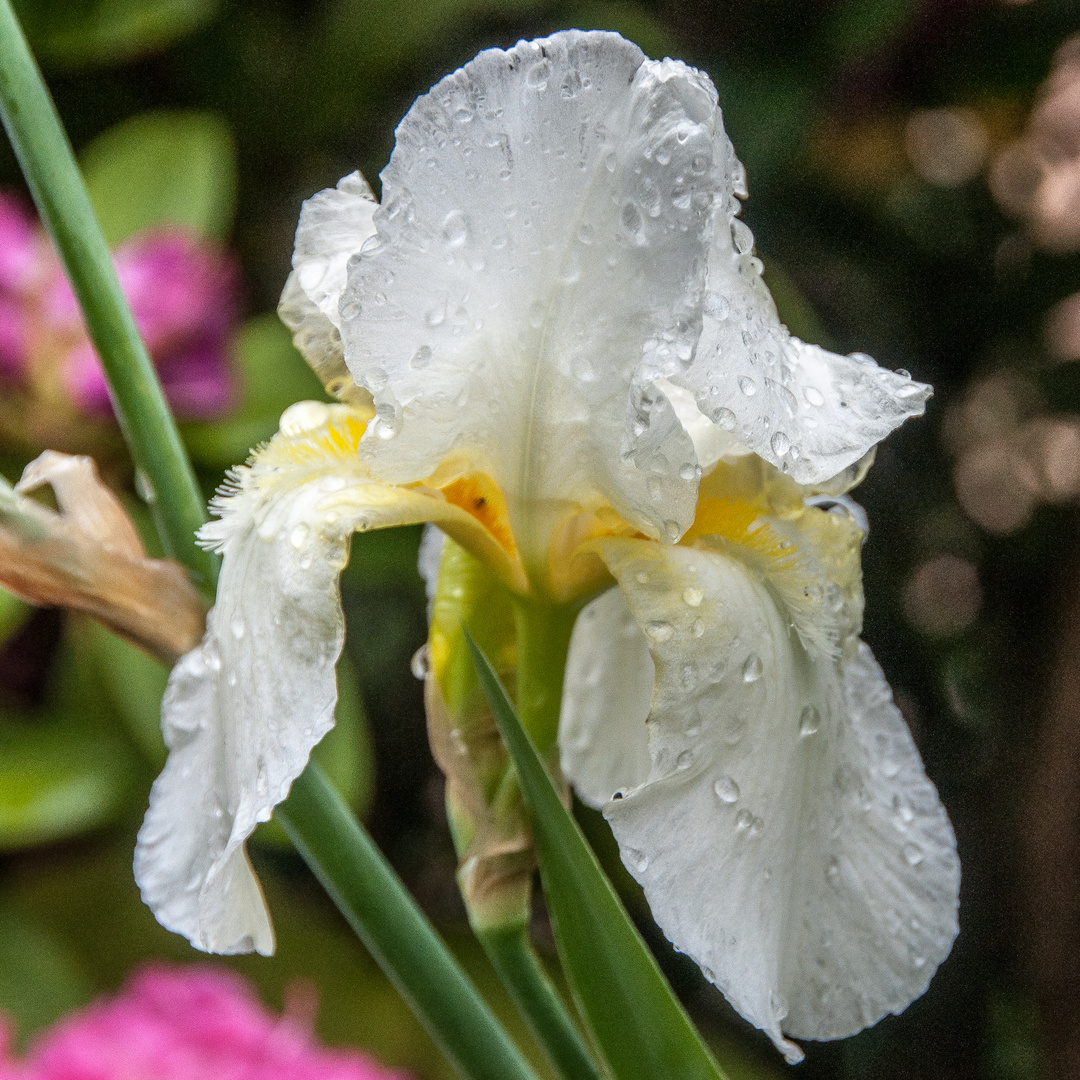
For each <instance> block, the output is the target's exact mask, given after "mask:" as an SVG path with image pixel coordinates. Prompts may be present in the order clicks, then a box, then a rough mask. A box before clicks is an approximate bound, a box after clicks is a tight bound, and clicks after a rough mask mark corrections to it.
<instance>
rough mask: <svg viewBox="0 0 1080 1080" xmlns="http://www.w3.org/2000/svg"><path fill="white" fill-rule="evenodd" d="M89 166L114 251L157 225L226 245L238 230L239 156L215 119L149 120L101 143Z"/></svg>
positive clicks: (180, 115)
mask: <svg viewBox="0 0 1080 1080" xmlns="http://www.w3.org/2000/svg"><path fill="white" fill-rule="evenodd" d="M81 164H82V170H83V175H84V177H85V179H86V187H87V191H88V192H89V194H90V201H91V203H92V204H93V207H94V212H95V213H96V214H97V218H98V221H99V222H100V223H101V230H102V232H103V233H104V234H105V240H106V242H107V243H108V244H109V246H110V247H112V246H115V245H116V244H118V243H119V242H120V241H121V240H125V239H127V237H129V236H131V235H132V234H133V233H136V232H138V231H139V230H140V229H145V228H148V227H149V226H151V225H180V226H184V227H187V228H189V229H192V230H193V231H195V232H198V233H202V234H204V235H206V236H212V237H218V238H221V237H224V236H226V235H227V234H228V232H229V229H230V227H231V226H232V219H233V212H234V210H235V206H236V182H237V180H236V148H235V146H234V145H233V137H232V132H231V131H230V130H229V125H228V124H227V123H226V122H225V120H223V119H222V118H221V117H219V116H216V115H214V114H213V113H205V112H169V111H162V112H149V113H141V114H140V115H138V116H134V117H132V118H131V119H130V120H125V121H124V122H123V123H122V124H118V125H117V126H116V127H113V128H110V129H109V130H108V131H106V132H104V133H102V134H101V135H99V136H98V137H97V138H96V139H95V140H94V141H93V142H91V143H90V145H89V146H87V147H86V149H85V151H84V152H83V154H82V161H81Z"/></svg>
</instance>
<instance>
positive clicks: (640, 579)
mask: <svg viewBox="0 0 1080 1080" xmlns="http://www.w3.org/2000/svg"><path fill="white" fill-rule="evenodd" d="M634 580H635V581H636V582H637V583H638V584H639V585H648V584H649V575H648V574H646V573H645V571H644V570H639V571H638V572H637V573H636V574H635V575H634Z"/></svg>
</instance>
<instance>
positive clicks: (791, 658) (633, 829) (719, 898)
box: [603, 512, 959, 1061]
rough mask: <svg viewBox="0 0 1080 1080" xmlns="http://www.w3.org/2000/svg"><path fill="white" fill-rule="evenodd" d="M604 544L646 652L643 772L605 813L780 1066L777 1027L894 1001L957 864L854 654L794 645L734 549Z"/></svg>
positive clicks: (874, 674)
mask: <svg viewBox="0 0 1080 1080" xmlns="http://www.w3.org/2000/svg"><path fill="white" fill-rule="evenodd" d="M817 513H820V512H817ZM823 516H826V517H828V516H831V515H823ZM603 550H604V553H605V557H606V559H607V561H608V564H609V566H610V567H611V569H612V572H613V573H614V574H615V576H616V578H617V580H618V582H619V585H620V587H621V588H622V590H623V592H624V594H625V596H626V598H627V602H628V603H629V606H630V609H631V611H632V612H633V614H634V617H635V619H636V620H637V621H638V623H639V624H640V625H641V626H642V627H643V629H644V630H645V633H646V636H647V639H648V642H649V648H650V650H651V652H652V656H653V659H654V661H655V663H656V688H655V691H654V695H653V701H652V712H651V715H650V718H649V723H648V727H649V732H650V744H649V749H650V755H651V758H652V769H651V772H650V775H649V777H648V779H647V780H646V781H645V782H644V783H643V784H642V785H641V786H640V787H638V788H636V789H634V790H632V791H629V792H627V793H625V795H624V796H623V797H622V798H621V799H615V800H613V801H611V802H610V803H608V805H607V806H606V807H605V811H604V812H605V816H606V817H607V818H608V820H609V821H610V822H611V826H612V829H613V830H614V832H615V835H616V837H617V839H618V841H619V844H620V848H621V850H622V854H623V860H624V862H625V863H626V865H627V867H628V868H629V869H630V871H631V872H632V873H633V874H634V876H635V877H636V878H637V879H638V881H639V882H641V884H642V886H643V887H644V889H645V894H646V896H647V898H648V900H649V904H650V906H651V908H652V912H653V915H654V917H655V918H656V920H657V922H658V923H659V925H660V926H661V928H662V929H663V930H664V932H665V933H666V934H667V936H668V937H669V938H670V939H671V940H672V942H673V943H674V944H675V945H676V946H677V947H678V948H679V949H681V950H682V951H684V952H686V953H688V954H689V955H690V956H692V957H693V958H694V959H695V960H696V961H697V962H698V963H699V964H700V965H701V967H702V970H703V971H704V972H705V974H706V975H707V977H708V978H709V979H711V980H712V981H713V982H715V983H716V985H717V986H718V987H720V989H721V990H722V991H723V992H724V994H725V996H726V997H727V998H728V1000H729V1001H731V1003H732V1004H733V1005H734V1007H735V1008H736V1009H738V1011H739V1012H740V1013H742V1015H743V1016H745V1017H746V1018H747V1019H748V1020H750V1021H751V1022H752V1023H754V1024H756V1025H757V1026H758V1027H760V1028H762V1029H763V1030H764V1031H766V1032H767V1033H768V1034H769V1035H770V1036H771V1037H772V1039H773V1040H774V1042H775V1043H776V1045H777V1046H778V1048H779V1049H781V1050H782V1051H783V1052H784V1053H785V1055H786V1056H787V1058H788V1060H789V1061H797V1060H798V1059H799V1058H800V1057H801V1056H802V1055H801V1051H800V1050H799V1048H798V1047H797V1046H796V1045H795V1044H793V1043H791V1042H789V1041H788V1040H786V1039H785V1038H784V1035H783V1033H784V1032H787V1033H788V1034H790V1035H795V1036H798V1037H802V1038H814V1039H829V1038H838V1037H840V1036H843V1035H848V1034H851V1033H853V1032H855V1031H858V1030H859V1029H861V1028H863V1027H865V1026H867V1025H869V1024H872V1023H874V1022H876V1021H877V1020H878V1019H880V1018H881V1017H882V1016H884V1015H885V1014H886V1013H889V1012H899V1011H900V1010H902V1009H903V1008H904V1007H905V1006H906V1005H908V1004H909V1003H910V1002H911V1001H912V1000H913V999H914V998H915V997H917V996H918V995H919V994H921V993H922V992H923V991H924V990H925V989H926V986H927V984H928V982H929V980H930V977H931V975H932V974H933V972H934V970H935V969H936V967H937V965H938V964H939V963H940V962H941V961H942V959H943V958H944V957H945V955H946V954H947V953H948V951H949V948H950V946H951V944H952V941H953V938H954V937H955V934H956V897H957V890H958V886H959V866H958V862H957V858H956V849H955V841H954V839H953V835H952V830H951V828H950V826H949V822H948V819H947V817H946V816H945V812H944V810H943V809H942V807H941V804H940V803H939V801H938V798H937V794H936V792H935V790H934V787H933V785H932V784H931V783H930V781H929V780H927V778H926V776H925V774H924V772H923V769H922V765H921V762H920V760H919V755H918V752H917V750H916V749H915V746H914V744H913V743H912V740H911V736H910V733H909V732H908V730H907V728H906V726H905V724H904V722H903V719H902V718H901V717H900V714H899V712H898V710H897V709H896V707H895V705H893V703H892V698H891V695H890V693H889V690H888V686H887V684H886V683H885V681H884V678H883V677H882V675H881V672H880V669H879V668H878V667H877V665H876V664H875V663H874V660H873V658H872V656H871V655H870V652H869V649H867V648H866V646H865V645H862V644H861V643H859V642H858V641H857V639H855V638H851V639H849V642H848V644H847V645H846V646H845V648H844V649H843V651H842V653H841V655H840V656H839V657H838V658H834V657H833V656H832V655H829V654H828V653H827V652H823V651H821V650H819V649H817V648H816V647H815V646H813V643H811V647H810V648H808V647H807V646H806V645H804V641H803V638H802V636H801V635H799V634H797V633H795V632H794V631H793V629H792V628H791V625H790V619H789V617H788V612H787V611H786V610H782V609H781V606H780V605H779V604H778V599H777V595H776V593H775V591H773V590H772V589H771V588H770V587H769V585H768V584H767V583H766V580H764V579H763V577H762V576H760V575H759V574H755V573H752V572H750V571H749V570H748V568H747V567H746V566H745V565H744V564H743V563H741V562H740V561H738V560H737V559H736V558H735V557H733V555H732V554H728V553H725V552H722V551H721V550H704V549H701V548H690V547H682V546H680V547H677V548H667V549H664V548H661V547H660V545H657V544H650V543H648V542H645V541H635V540H613V541H607V542H605V543H604V545H603Z"/></svg>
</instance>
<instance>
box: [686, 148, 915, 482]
mask: <svg viewBox="0 0 1080 1080" xmlns="http://www.w3.org/2000/svg"><path fill="white" fill-rule="evenodd" d="M717 140H718V144H717V151H716V153H717V155H723V154H724V153H725V152H726V153H728V154H729V155H730V157H729V160H730V161H731V162H732V163H733V164H732V167H731V170H730V172H729V174H728V179H729V183H728V185H727V187H726V190H725V191H724V192H723V194H722V195H720V196H719V197H718V198H717V200H716V202H715V204H714V214H715V221H714V227H713V230H712V244H711V247H710V250H709V257H708V283H707V287H706V292H705V294H704V298H703V303H702V308H703V317H702V329H701V337H700V339H699V340H698V342H697V347H696V349H695V352H694V358H693V360H692V362H691V363H690V364H689V365H688V366H686V367H685V369H684V370H681V371H675V372H673V373H672V374H671V375H670V378H671V380H672V382H675V383H676V384H678V385H680V386H684V387H686V388H687V389H688V390H692V391H693V392H694V394H695V396H696V397H697V402H698V406H699V407H700V408H701V411H702V412H704V413H705V414H706V416H708V417H709V418H710V419H711V420H713V421H714V422H715V423H716V424H718V425H719V426H720V427H721V428H724V429H726V430H728V431H731V432H732V434H733V435H734V436H735V437H736V438H737V439H738V441H739V442H741V443H743V444H744V445H746V446H748V447H749V448H750V449H751V450H753V451H755V452H756V453H758V454H760V455H761V456H762V457H763V458H764V459H765V460H766V461H769V462H771V463H772V464H773V465H775V466H776V467H777V468H779V469H782V470H783V471H784V472H786V473H788V474H790V475H791V476H792V477H793V478H794V479H795V480H796V481H798V482H799V483H800V484H817V483H820V482H821V481H824V480H827V479H828V478H830V477H832V476H835V475H836V474H837V473H839V472H841V471H842V470H844V469H845V468H847V467H848V466H849V465H851V464H852V463H853V462H855V461H858V460H859V458H861V457H863V455H864V454H866V452H867V451H868V450H869V449H870V448H871V447H872V446H873V445H874V444H875V443H877V442H879V441H880V440H881V439H883V438H884V437H885V436H886V435H888V434H889V432H890V431H892V430H893V429H894V428H897V427H899V426H900V424H902V423H903V422H904V420H906V419H907V418H908V417H909V416H920V415H921V414H922V412H923V409H924V407H925V404H926V399H927V398H928V397H929V396H930V393H931V390H930V387H929V386H926V385H925V384H923V383H918V382H914V381H913V380H912V379H911V378H910V377H909V376H907V375H906V374H899V373H897V372H894V371H888V370H886V369H884V368H881V367H879V366H878V365H877V364H875V363H874V361H873V360H871V359H870V357H868V356H862V355H853V356H838V355H836V354H835V353H831V352H828V351H827V350H825V349H822V348H819V347H818V346H817V345H809V344H807V343H806V342H803V341H800V340H799V339H798V338H796V337H792V335H791V333H790V332H789V331H788V329H787V327H786V326H783V325H782V324H781V322H780V319H779V316H778V315H777V313H776V306H775V304H774V303H773V300H772V297H771V296H770V294H769V290H768V288H767V287H766V286H765V283H764V282H763V281H762V280H761V263H760V262H759V261H758V260H757V259H756V258H755V257H754V256H753V255H752V254H751V251H752V249H753V243H754V238H753V235H752V234H751V232H750V229H749V228H748V227H747V226H746V225H745V224H744V223H743V222H742V221H741V220H740V219H739V218H738V217H737V216H736V215H737V214H738V213H739V209H740V204H739V200H738V196H740V195H745V194H746V189H745V186H744V185H745V179H744V178H745V173H744V171H743V169H742V166H741V165H740V164H739V162H738V161H737V160H735V158H734V155H733V154H732V153H731V144H730V143H729V142H728V141H727V136H726V135H724V133H723V130H722V129H721V130H720V132H719V134H718V136H717Z"/></svg>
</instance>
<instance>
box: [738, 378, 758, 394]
mask: <svg viewBox="0 0 1080 1080" xmlns="http://www.w3.org/2000/svg"><path fill="white" fill-rule="evenodd" d="M739 389H740V390H741V391H742V392H743V393H744V394H745V395H746V396H747V397H753V396H754V395H755V394H756V393H757V383H756V382H754V380H753V379H751V378H750V376H749V375H740V376H739Z"/></svg>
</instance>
